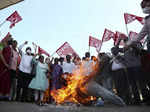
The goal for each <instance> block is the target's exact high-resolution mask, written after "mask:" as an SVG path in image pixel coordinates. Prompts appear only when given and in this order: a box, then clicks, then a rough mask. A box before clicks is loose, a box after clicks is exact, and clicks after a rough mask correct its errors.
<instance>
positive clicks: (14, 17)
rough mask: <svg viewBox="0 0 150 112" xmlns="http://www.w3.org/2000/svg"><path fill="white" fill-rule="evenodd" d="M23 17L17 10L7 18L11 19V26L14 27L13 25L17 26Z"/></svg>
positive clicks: (7, 19)
mask: <svg viewBox="0 0 150 112" xmlns="http://www.w3.org/2000/svg"><path fill="white" fill-rule="evenodd" d="M21 20H22V18H21V16H20V15H19V14H18V12H17V11H15V12H14V13H12V14H11V15H10V16H9V17H8V18H6V21H10V22H11V25H10V28H12V27H13V26H15V24H16V23H18V22H19V21H21Z"/></svg>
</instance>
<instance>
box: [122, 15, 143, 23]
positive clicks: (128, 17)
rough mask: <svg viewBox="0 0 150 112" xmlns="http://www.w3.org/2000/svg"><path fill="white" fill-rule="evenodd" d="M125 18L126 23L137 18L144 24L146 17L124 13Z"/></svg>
mask: <svg viewBox="0 0 150 112" xmlns="http://www.w3.org/2000/svg"><path fill="white" fill-rule="evenodd" d="M124 19H125V23H126V24H129V23H131V22H133V21H135V20H137V21H139V22H140V23H141V24H144V18H143V17H139V16H136V15H133V14H129V13H124Z"/></svg>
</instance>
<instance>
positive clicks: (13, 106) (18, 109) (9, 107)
mask: <svg viewBox="0 0 150 112" xmlns="http://www.w3.org/2000/svg"><path fill="white" fill-rule="evenodd" d="M0 112H150V106H126V107H118V106H115V105H105V106H103V107H94V106H90V107H85V106H79V107H77V106H61V105H52V104H48V105H46V106H38V105H36V104H34V103H20V102H3V101H1V102H0Z"/></svg>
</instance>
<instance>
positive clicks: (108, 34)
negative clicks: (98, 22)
mask: <svg viewBox="0 0 150 112" xmlns="http://www.w3.org/2000/svg"><path fill="white" fill-rule="evenodd" d="M114 36H115V33H114V32H112V31H110V30H108V29H105V31H104V34H103V37H102V42H106V41H109V40H110V39H111V38H113V37H114Z"/></svg>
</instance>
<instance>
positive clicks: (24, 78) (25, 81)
mask: <svg viewBox="0 0 150 112" xmlns="http://www.w3.org/2000/svg"><path fill="white" fill-rule="evenodd" d="M32 78H33V77H32V76H31V75H30V74H28V73H24V72H22V71H19V74H18V84H17V98H16V100H20V98H21V100H22V101H25V100H27V99H28V98H27V96H28V86H29V84H30V82H31V80H32ZM21 89H22V93H21Z"/></svg>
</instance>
